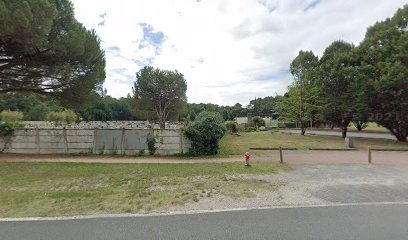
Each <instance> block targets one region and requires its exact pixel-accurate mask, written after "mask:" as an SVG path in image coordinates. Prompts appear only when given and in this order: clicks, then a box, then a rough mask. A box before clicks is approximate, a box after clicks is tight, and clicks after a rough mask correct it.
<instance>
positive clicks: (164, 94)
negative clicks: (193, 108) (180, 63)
mask: <svg viewBox="0 0 408 240" xmlns="http://www.w3.org/2000/svg"><path fill="white" fill-rule="evenodd" d="M186 91H187V82H186V80H185V79H184V76H183V74H181V73H179V72H178V71H177V70H176V71H168V70H160V69H158V68H156V69H154V68H153V67H144V68H142V69H141V70H140V71H139V72H137V73H136V81H135V83H134V87H133V94H134V99H135V103H136V109H137V110H138V111H139V113H140V114H141V115H142V116H144V117H148V118H150V117H151V116H153V115H154V114H156V115H157V118H158V120H159V124H160V128H162V129H163V128H165V121H166V120H167V119H168V118H169V117H170V116H171V115H170V114H172V115H173V116H174V117H175V116H177V114H178V112H179V110H180V109H182V106H183V105H184V104H186V101H187V97H186Z"/></svg>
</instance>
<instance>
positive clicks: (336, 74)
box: [319, 41, 361, 138]
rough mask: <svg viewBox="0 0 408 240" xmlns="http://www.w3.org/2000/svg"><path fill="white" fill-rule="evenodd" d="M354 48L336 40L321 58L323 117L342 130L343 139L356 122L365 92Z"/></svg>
mask: <svg viewBox="0 0 408 240" xmlns="http://www.w3.org/2000/svg"><path fill="white" fill-rule="evenodd" d="M353 49H354V46H353V45H352V44H349V43H346V42H343V41H335V42H333V43H332V44H331V45H330V46H329V47H327V48H326V49H325V51H324V53H323V56H322V58H321V59H320V76H321V77H320V82H319V84H320V86H319V87H320V91H321V93H322V101H321V109H322V110H321V115H322V116H323V119H325V120H328V121H331V122H333V123H334V124H335V125H336V126H339V127H340V128H341V129H342V136H343V138H345V137H346V134H347V127H348V126H349V125H350V122H351V121H352V119H353V115H354V113H355V109H356V106H357V103H358V101H359V91H361V86H359V84H358V81H357V77H358V72H357V69H356V68H355V64H354V59H353V52H352V51H353Z"/></svg>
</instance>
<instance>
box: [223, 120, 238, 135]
mask: <svg viewBox="0 0 408 240" xmlns="http://www.w3.org/2000/svg"><path fill="white" fill-rule="evenodd" d="M225 128H226V129H227V130H229V131H231V132H233V133H236V132H238V126H237V122H235V121H226V122H225Z"/></svg>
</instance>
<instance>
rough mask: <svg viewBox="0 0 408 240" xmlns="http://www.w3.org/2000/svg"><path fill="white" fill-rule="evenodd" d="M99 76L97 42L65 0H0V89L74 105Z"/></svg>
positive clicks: (101, 67)
mask: <svg viewBox="0 0 408 240" xmlns="http://www.w3.org/2000/svg"><path fill="white" fill-rule="evenodd" d="M104 79H105V59H104V52H103V51H102V50H101V48H100V41H99V39H98V37H97V35H96V33H95V32H94V31H89V30H87V29H85V27H84V26H83V25H82V24H81V23H79V22H78V21H77V20H76V19H75V17H74V10H73V6H72V3H71V2H70V1H69V0H19V1H10V0H0V93H4V92H34V93H38V94H41V95H49V96H52V97H55V98H58V99H61V100H62V101H63V102H64V103H66V104H80V103H82V102H83V99H84V98H86V97H87V96H88V94H89V92H90V91H92V90H94V89H96V88H98V87H100V86H101V84H102V83H103V81H104Z"/></svg>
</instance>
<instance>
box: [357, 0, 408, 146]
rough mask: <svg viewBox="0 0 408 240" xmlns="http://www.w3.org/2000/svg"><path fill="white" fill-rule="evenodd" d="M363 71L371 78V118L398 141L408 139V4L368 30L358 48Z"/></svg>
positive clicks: (368, 92)
mask: <svg viewBox="0 0 408 240" xmlns="http://www.w3.org/2000/svg"><path fill="white" fill-rule="evenodd" d="M358 52H359V56H360V58H361V65H360V66H359V69H360V71H361V73H362V74H364V75H365V76H366V77H367V87H366V96H367V101H368V111H369V113H370V115H371V119H372V120H374V121H376V122H377V123H378V124H379V125H381V126H383V127H385V128H387V129H388V130H390V132H391V133H392V134H393V135H395V137H396V138H397V139H398V141H403V142H405V141H407V136H408V5H405V6H404V7H403V8H401V9H399V10H398V11H397V12H396V13H395V15H394V16H393V17H392V18H390V19H386V20H385V21H382V22H378V23H376V24H375V25H374V26H371V27H369V28H368V29H367V33H366V35H365V38H364V40H363V42H362V43H361V44H360V46H359V47H358Z"/></svg>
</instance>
